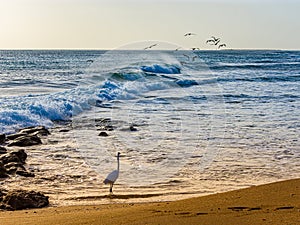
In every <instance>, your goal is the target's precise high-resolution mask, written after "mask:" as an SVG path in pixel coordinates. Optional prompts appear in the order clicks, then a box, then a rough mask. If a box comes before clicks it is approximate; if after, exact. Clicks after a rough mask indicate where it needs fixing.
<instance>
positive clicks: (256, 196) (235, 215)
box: [0, 179, 300, 225]
mask: <svg viewBox="0 0 300 225" xmlns="http://www.w3.org/2000/svg"><path fill="white" fill-rule="evenodd" d="M0 221H1V225H9V224H13V225H15V224H35V225H39V224H41V225H47V224H48V225H54V224H55V225H57V224H64V225H67V224H70V225H71V224H72V225H74V224H114V225H118V224H131V225H134V224H189V225H190V224H197V225H200V224H207V225H212V224H222V225H227V224H228V225H232V224H242V225H247V224H251V225H256V224H272V225H276V224H280V225H284V224H289V225H298V224H300V179H293V180H287V181H281V182H276V183H271V184H266V185H260V186H253V187H250V188H246V189H241V190H236V191H230V192H226V193H219V194H214V195H209V196H203V197H197V198H190V199H185V200H179V201H173V202H156V203H143V204H133V203H131V204H107V205H90V206H64V207H49V208H44V209H33V210H22V211H13V212H9V211H6V212H0Z"/></svg>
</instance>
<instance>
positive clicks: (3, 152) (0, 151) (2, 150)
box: [0, 146, 7, 154]
mask: <svg viewBox="0 0 300 225" xmlns="http://www.w3.org/2000/svg"><path fill="white" fill-rule="evenodd" d="M6 153H7V150H6V148H4V147H1V146H0V154H6Z"/></svg>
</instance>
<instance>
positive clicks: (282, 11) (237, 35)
mask: <svg viewBox="0 0 300 225" xmlns="http://www.w3.org/2000/svg"><path fill="white" fill-rule="evenodd" d="M299 10H300V0H260V1H259V0H160V1H159V0H0V49H116V48H118V47H120V46H124V45H127V44H128V43H134V42H137V41H147V40H157V41H162V42H170V43H174V44H176V45H178V46H182V47H183V48H192V47H199V48H200V49H213V47H212V46H210V45H207V44H206V40H207V39H208V38H210V37H211V36H212V35H213V36H216V37H220V38H221V41H222V43H226V44H227V48H229V49H294V50H300V42H299V41H300V13H299ZM187 32H192V33H196V34H197V35H193V36H188V37H184V34H185V33H187Z"/></svg>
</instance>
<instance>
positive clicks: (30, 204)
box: [2, 190, 49, 210]
mask: <svg viewBox="0 0 300 225" xmlns="http://www.w3.org/2000/svg"><path fill="white" fill-rule="evenodd" d="M48 198H49V197H47V196H45V195H44V194H42V193H40V192H35V191H23V190H17V191H11V192H8V193H7V195H5V196H4V197H3V201H2V202H3V204H5V206H6V207H11V209H12V210H20V209H28V208H42V207H45V206H48V205H49V200H48ZM6 209H7V208H6Z"/></svg>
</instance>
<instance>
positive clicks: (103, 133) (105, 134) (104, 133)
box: [98, 131, 108, 137]
mask: <svg viewBox="0 0 300 225" xmlns="http://www.w3.org/2000/svg"><path fill="white" fill-rule="evenodd" d="M98 136H101V137H107V136H108V134H107V133H106V132H104V131H102V132H100V134H99V135H98Z"/></svg>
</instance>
